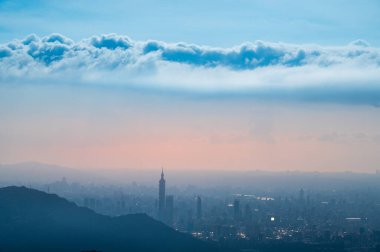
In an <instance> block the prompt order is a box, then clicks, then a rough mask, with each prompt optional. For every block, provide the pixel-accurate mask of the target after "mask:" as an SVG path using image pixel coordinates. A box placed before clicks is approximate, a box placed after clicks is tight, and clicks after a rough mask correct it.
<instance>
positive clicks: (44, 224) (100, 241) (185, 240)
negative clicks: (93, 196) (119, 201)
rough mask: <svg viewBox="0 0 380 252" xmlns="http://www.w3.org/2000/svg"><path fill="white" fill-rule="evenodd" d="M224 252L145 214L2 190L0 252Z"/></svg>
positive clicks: (21, 189) (31, 191)
mask: <svg viewBox="0 0 380 252" xmlns="http://www.w3.org/2000/svg"><path fill="white" fill-rule="evenodd" d="M93 250H96V251H103V252H111V251H136V252H140V251H153V252H154V251H167V252H170V251H173V252H174V251H181V252H186V251H219V250H218V249H217V247H216V246H215V244H211V243H206V242H203V241H200V240H197V239H195V238H193V237H191V236H190V235H187V234H183V233H179V232H177V231H175V230H173V229H171V228H169V227H168V226H166V225H164V224H162V223H160V222H158V221H155V220H154V219H152V218H150V217H149V216H147V215H145V214H132V215H125V216H121V217H109V216H104V215H100V214H97V213H95V212H93V211H92V210H90V209H87V208H83V207H78V206H77V205H75V204H74V203H71V202H69V201H67V200H65V199H63V198H60V197H58V196H57V195H54V194H47V193H44V192H41V191H38V190H34V189H28V188H25V187H14V186H12V187H5V188H0V251H1V252H3V251H4V252H5V251H7V252H9V251H23V252H25V251H39V252H43V251H49V252H51V251H55V252H57V251H65V252H69V251H78V252H79V251H93Z"/></svg>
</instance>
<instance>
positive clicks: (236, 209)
mask: <svg viewBox="0 0 380 252" xmlns="http://www.w3.org/2000/svg"><path fill="white" fill-rule="evenodd" d="M234 219H235V221H237V220H240V201H239V200H237V199H236V200H235V201H234Z"/></svg>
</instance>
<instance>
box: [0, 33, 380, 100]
mask: <svg viewBox="0 0 380 252" xmlns="http://www.w3.org/2000/svg"><path fill="white" fill-rule="evenodd" d="M25 82H26V83H33V82H38V83H51V84H55V83H57V84H58V83H71V84H97V85H117V86H125V87H128V88H143V89H149V90H168V91H173V92H184V93H193V94H198V95H208V96H221V95H222V96H223V95H225V96H234V95H238V96H249V97H255V98H258V99H274V100H287V99H289V100H305V101H306V100H309V101H332V102H350V103H369V104H372V105H379V104H380V48H376V47H371V46H370V45H369V44H368V43H367V42H366V41H364V40H357V41H354V42H352V43H350V44H348V45H344V46H335V47H323V46H319V45H292V44H284V43H269V42H263V41H255V42H246V43H243V44H241V45H239V46H235V47H231V48H217V47H209V46H200V45H194V44H188V43H166V42H162V41H152V40H151V41H133V40H132V39H130V38H129V37H127V36H121V35H116V34H108V35H100V36H93V37H90V38H86V39H83V40H81V41H77V42H75V41H73V40H71V39H70V38H67V37H65V36H63V35H60V34H51V35H49V36H45V37H38V36H36V35H30V36H28V37H26V38H25V39H23V40H14V41H11V42H9V43H6V44H2V45H0V83H25Z"/></svg>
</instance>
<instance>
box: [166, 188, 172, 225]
mask: <svg viewBox="0 0 380 252" xmlns="http://www.w3.org/2000/svg"><path fill="white" fill-rule="evenodd" d="M173 219H174V197H173V195H168V196H166V206H165V223H166V224H167V225H169V226H172V225H173Z"/></svg>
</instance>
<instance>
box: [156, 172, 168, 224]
mask: <svg viewBox="0 0 380 252" xmlns="http://www.w3.org/2000/svg"><path fill="white" fill-rule="evenodd" d="M165 200H166V196H165V178H164V169H163V168H162V171H161V179H160V181H159V182H158V219H159V220H160V221H164V218H165V205H166V204H165Z"/></svg>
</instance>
